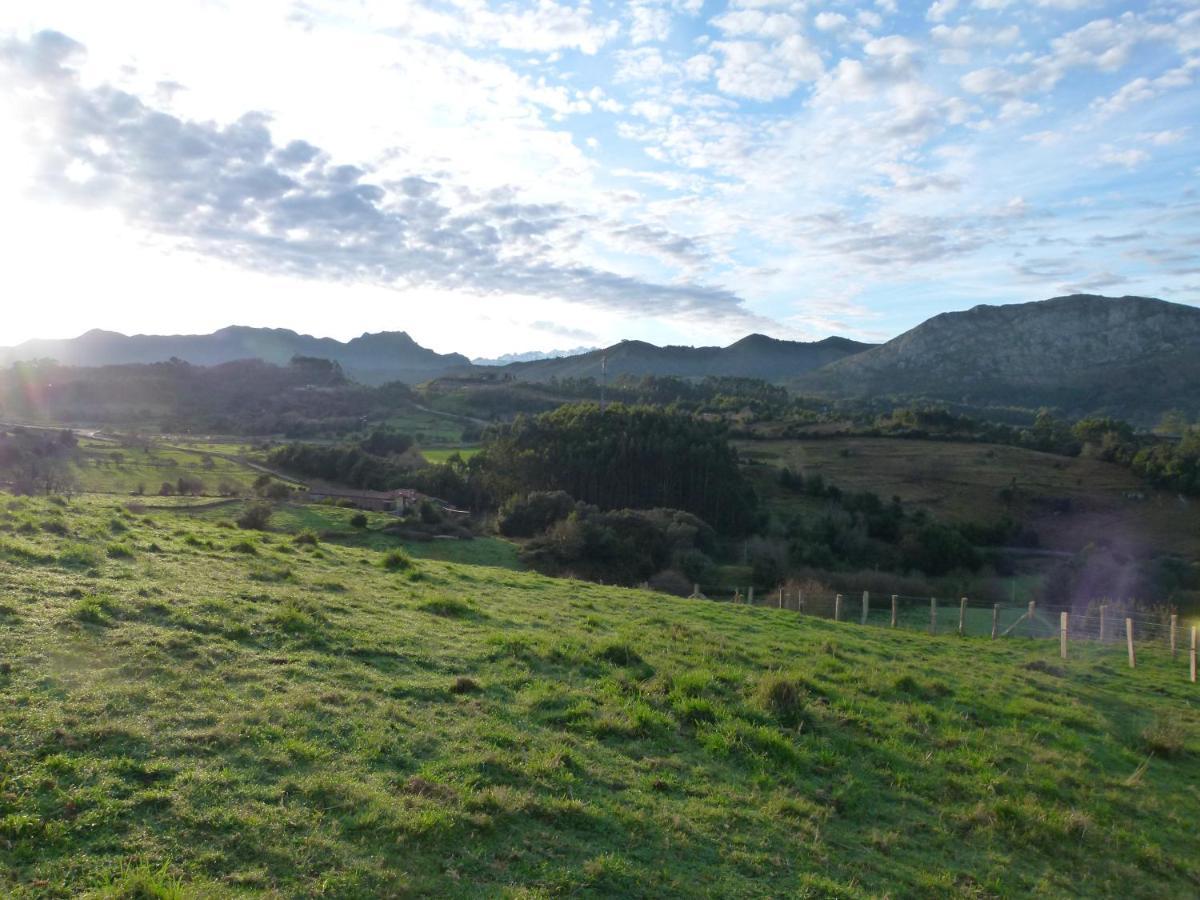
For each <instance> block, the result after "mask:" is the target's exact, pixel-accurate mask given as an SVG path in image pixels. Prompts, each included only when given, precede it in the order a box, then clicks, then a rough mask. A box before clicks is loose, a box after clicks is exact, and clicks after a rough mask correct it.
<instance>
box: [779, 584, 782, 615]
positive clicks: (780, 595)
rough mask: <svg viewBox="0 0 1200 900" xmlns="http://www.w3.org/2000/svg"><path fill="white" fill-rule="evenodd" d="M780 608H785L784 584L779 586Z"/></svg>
mask: <svg viewBox="0 0 1200 900" xmlns="http://www.w3.org/2000/svg"><path fill="white" fill-rule="evenodd" d="M779 608H780V609H783V586H782V585H781V586H780V588H779Z"/></svg>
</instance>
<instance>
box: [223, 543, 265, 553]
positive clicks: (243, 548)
mask: <svg viewBox="0 0 1200 900" xmlns="http://www.w3.org/2000/svg"><path fill="white" fill-rule="evenodd" d="M229 549H230V550H232V551H233V552H234V553H245V554H247V555H249V556H254V555H255V554H257V553H258V548H257V547H255V546H254V545H253V544H252V543H250V542H249V541H238V542H237V543H235V544H232V545H230V547H229Z"/></svg>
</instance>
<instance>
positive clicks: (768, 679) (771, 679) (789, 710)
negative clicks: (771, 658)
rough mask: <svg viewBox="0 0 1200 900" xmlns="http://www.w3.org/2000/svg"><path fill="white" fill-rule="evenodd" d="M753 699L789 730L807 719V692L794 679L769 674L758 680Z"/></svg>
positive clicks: (772, 673) (773, 673)
mask: <svg viewBox="0 0 1200 900" xmlns="http://www.w3.org/2000/svg"><path fill="white" fill-rule="evenodd" d="M755 698H756V699H757V701H758V704H759V706H761V707H762V708H763V709H764V710H765V711H766V712H767V713H769V714H770V715H771V716H773V717H774V718H775V719H776V720H777V721H778V722H779V723H780V724H781V725H786V726H788V727H789V728H791V727H795V726H797V725H801V724H803V723H804V721H805V720H806V718H807V708H806V701H807V698H808V691H807V689H806V688H805V687H804V685H803V684H801V683H800V682H799V681H797V680H796V679H794V678H787V677H785V676H783V675H780V674H778V673H775V672H770V673H768V674H766V675H764V676H763V677H762V678H760V679H759V682H758V688H757V690H756V691H755Z"/></svg>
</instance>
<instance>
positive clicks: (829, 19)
mask: <svg viewBox="0 0 1200 900" xmlns="http://www.w3.org/2000/svg"><path fill="white" fill-rule="evenodd" d="M813 24H814V25H815V26H816V27H817V30H818V31H837V30H838V29H840V28H845V27H846V26H847V25H849V24H850V20H849V19H847V18H846V17H845V16H843V15H842V14H841V13H837V12H829V11H827V10H826V11H823V12H819V13H817V15H816V17H815V18H814V19H813Z"/></svg>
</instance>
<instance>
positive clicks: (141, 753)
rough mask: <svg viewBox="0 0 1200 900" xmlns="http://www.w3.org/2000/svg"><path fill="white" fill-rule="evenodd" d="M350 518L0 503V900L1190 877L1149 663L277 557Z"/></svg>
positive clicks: (1187, 786)
mask: <svg viewBox="0 0 1200 900" xmlns="http://www.w3.org/2000/svg"><path fill="white" fill-rule="evenodd" d="M345 513H346V511H343V510H334V509H318V510H315V511H314V510H313V508H311V507H304V508H303V509H296V510H291V509H289V510H284V511H282V512H281V513H280V514H279V516H278V517H277V520H276V522H275V523H274V529H275V530H273V531H271V532H270V533H257V532H245V531H240V530H238V529H235V528H230V527H226V524H227V521H228V520H227V516H228V510H226V511H224V512H221V511H213V510H209V511H203V512H191V513H188V512H173V511H169V510H145V511H131V510H129V509H127V508H126V507H125V506H124V505H123V504H121V503H118V502H116V501H115V500H113V499H111V498H109V499H102V498H95V497H84V498H77V499H75V500H72V501H70V502H68V503H65V504H64V503H62V502H55V501H51V500H45V499H15V498H8V497H2V496H0V662H2V663H3V666H2V667H0V895H3V896H5V897H14V898H21V900H25V898H43V897H75V896H94V897H104V898H135V897H157V898H179V897H225V896H241V895H253V896H270V897H312V896H329V897H385V896H386V897H395V896H454V897H481V898H482V897H489V898H490V897H513V898H517V897H525V898H534V897H552V896H553V897H558V896H585V897H586V896H620V897H635V898H643V897H644V898H658V897H667V896H672V897H674V896H681V897H697V898H701V897H751V896H753V897H812V898H817V897H821V898H835V897H836V898H868V897H882V896H891V897H927V898H941V897H951V896H954V897H960V896H963V897H1018V896H1036V897H1114V898H1116V897H1120V898H1146V900H1150V898H1160V897H1191V896H1195V894H1196V891H1197V887H1198V886H1200V863H1198V862H1197V857H1196V837H1195V822H1196V820H1197V818H1198V817H1200V790H1198V788H1197V785H1200V691H1198V688H1197V685H1194V684H1190V683H1189V682H1188V681H1187V680H1186V666H1185V663H1184V661H1183V660H1182V659H1174V660H1172V659H1171V657H1170V655H1169V654H1168V653H1166V652H1164V651H1161V650H1156V649H1154V648H1151V647H1146V648H1143V649H1142V651H1141V656H1140V658H1139V661H1138V668H1136V669H1134V670H1130V669H1128V668H1127V666H1126V665H1125V659H1124V652H1125V651H1124V648H1123V647H1120V646H1117V647H1098V646H1094V645H1087V644H1083V643H1080V644H1079V645H1078V646H1074V647H1073V648H1072V654H1071V658H1070V659H1068V660H1060V659H1058V655H1057V642H1055V641H1052V640H1029V639H1019V640H1006V641H996V642H992V641H989V640H986V639H977V638H965V639H963V638H957V637H951V636H938V637H929V636H925V635H922V634H919V633H912V632H903V631H892V630H890V629H885V628H863V627H861V626H858V625H849V624H838V623H833V622H829V621H827V620H822V619H817V618H813V617H809V616H800V615H797V614H796V613H793V612H787V611H780V610H773V609H762V608H750V607H745V606H739V607H734V606H731V605H729V604H727V603H714V602H709V601H700V600H686V599H679V598H674V597H669V596H665V595H660V594H652V593H649V592H643V591H635V590H625V589H618V588H612V587H605V586H602V585H596V584H587V583H580V582H573V581H566V580H554V579H549V578H545V577H542V576H539V575H535V574H532V573H526V572H509V571H504V570H502V569H497V568H486V567H482V566H466V565H457V564H450V563H445V562H440V561H434V560H417V561H415V562H408V561H406V560H405V559H404V558H402V557H400V558H391V559H389V557H388V555H387V553H386V552H385V551H384V550H383V549H382V548H380V549H376V548H374V547H370V546H358V545H355V544H353V543H341V542H339V541H338V540H333V539H331V540H318V541H317V542H316V543H315V544H312V543H308V542H303V541H301V542H297V541H296V540H295V539H294V535H293V533H291V529H292V528H294V527H305V528H308V527H312V526H314V525H318V524H331V525H332V526H334V527H336V528H338V529H342V517H343V515H344V514H345ZM373 523H374V519H372V524H373ZM346 527H349V526H348V525H347V526H346ZM456 543H457V542H456ZM389 565H390V566H391V568H389Z"/></svg>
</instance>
